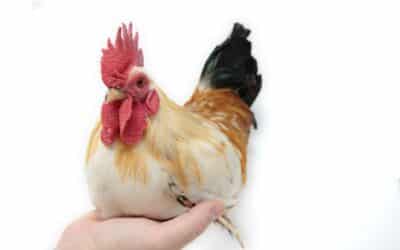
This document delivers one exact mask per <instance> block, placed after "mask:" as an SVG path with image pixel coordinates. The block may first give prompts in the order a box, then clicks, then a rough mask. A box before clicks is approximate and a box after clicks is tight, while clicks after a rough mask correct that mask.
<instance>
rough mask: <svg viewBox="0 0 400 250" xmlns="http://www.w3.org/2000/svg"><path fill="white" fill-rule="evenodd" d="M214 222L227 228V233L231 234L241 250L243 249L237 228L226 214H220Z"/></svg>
mask: <svg viewBox="0 0 400 250" xmlns="http://www.w3.org/2000/svg"><path fill="white" fill-rule="evenodd" d="M216 223H218V224H219V225H221V226H222V227H223V228H225V229H226V230H228V232H229V234H230V235H232V236H233V237H234V238H235V239H236V240H237V241H238V242H239V245H240V247H241V248H242V250H245V247H244V244H243V241H242V239H241V237H240V234H239V230H238V229H237V228H236V227H235V226H234V225H233V224H232V222H231V220H230V219H229V218H228V216H227V215H226V214H224V215H222V216H221V217H219V218H218V219H217V220H216Z"/></svg>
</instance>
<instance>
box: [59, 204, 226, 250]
mask: <svg viewBox="0 0 400 250" xmlns="http://www.w3.org/2000/svg"><path fill="white" fill-rule="evenodd" d="M223 212H224V206H223V204H222V203H221V202H219V201H206V202H203V203H200V204H198V205H196V206H195V207H194V208H192V209H191V210H190V211H188V212H187V213H185V214H183V215H180V216H178V217H176V218H174V219H172V220H169V221H166V222H157V221H153V220H149V219H146V218H135V217H128V218H114V219H109V220H103V221H102V220H99V219H97V218H96V214H95V213H94V212H91V213H89V214H88V215H85V216H84V217H82V218H80V219H78V220H77V221H75V222H73V223H72V224H71V225H69V226H68V227H67V228H66V229H65V231H64V233H63V234H62V236H61V238H60V240H59V242H58V245H57V250H161V249H162V250H178V249H181V248H183V247H184V246H185V245H186V244H188V243H189V242H191V241H192V240H194V239H195V238H197V236H199V235H200V234H201V233H202V232H203V231H204V230H205V229H206V228H207V226H208V225H209V224H210V223H211V222H213V221H214V220H215V219H216V218H218V217H219V216H221V215H222V213H223Z"/></svg>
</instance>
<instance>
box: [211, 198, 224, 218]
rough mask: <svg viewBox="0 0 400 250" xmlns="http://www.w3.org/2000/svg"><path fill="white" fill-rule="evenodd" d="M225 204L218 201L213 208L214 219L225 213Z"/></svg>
mask: <svg viewBox="0 0 400 250" xmlns="http://www.w3.org/2000/svg"><path fill="white" fill-rule="evenodd" d="M224 210H225V208H224V204H223V203H222V202H217V203H216V204H215V205H214V206H213V207H212V209H211V216H212V220H216V219H217V218H218V217H220V216H221V215H222V214H223V213H224Z"/></svg>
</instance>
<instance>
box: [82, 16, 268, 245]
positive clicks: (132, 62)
mask: <svg viewBox="0 0 400 250" xmlns="http://www.w3.org/2000/svg"><path fill="white" fill-rule="evenodd" d="M249 33H250V31H249V30H248V29H246V28H245V27H244V26H243V25H241V24H238V23H236V24H235V25H234V27H233V30H232V32H231V34H230V36H229V37H228V38H227V39H226V40H225V41H224V42H223V43H222V44H220V45H219V46H217V47H216V48H215V49H214V50H213V51H212V53H211V55H210V56H209V57H208V59H207V60H206V62H205V65H204V68H203V70H202V72H201V76H200V80H199V83H198V86H197V87H196V89H195V91H194V93H193V95H192V97H191V98H190V99H189V101H187V102H186V104H185V105H183V106H180V105H177V104H176V103H174V102H173V101H172V100H171V99H169V98H168V96H167V95H166V94H165V93H164V92H163V91H162V90H161V88H160V87H159V85H158V84H156V83H155V82H154V80H153V79H152V78H151V76H149V74H147V73H146V71H145V69H144V67H143V65H144V60H143V53H142V50H141V49H140V48H139V47H138V34H137V33H135V34H133V33H132V24H131V23H130V24H129V25H128V26H126V25H125V24H122V26H121V27H120V28H119V29H118V32H117V35H116V39H115V42H114V43H112V41H111V40H110V39H108V44H107V47H106V48H105V49H103V50H102V52H103V55H102V58H101V75H102V80H103V82H104V84H105V85H106V86H107V88H108V92H107V94H106V97H105V100H104V103H103V104H102V108H101V119H100V121H99V122H98V123H97V125H96V126H95V128H94V129H93V132H92V134H91V137H90V141H89V146H88V149H87V156H86V165H87V167H86V168H85V171H86V176H87V182H88V186H89V193H90V196H91V199H92V202H93V203H94V205H95V207H96V208H97V210H98V211H99V214H100V216H101V217H102V218H103V219H107V218H111V217H118V216H129V215H135V216H144V217H148V218H152V219H158V220H166V219H170V218H173V217H176V216H178V215H180V214H182V213H185V212H186V211H187V210H188V209H190V207H193V206H195V205H196V203H199V202H201V201H204V200H209V199H218V200H221V201H223V202H224V204H225V207H226V210H229V209H230V208H232V207H234V206H235V204H236V203H237V201H238V195H239V192H240V191H241V189H242V187H243V186H244V184H245V182H246V155H247V152H246V150H247V143H248V139H249V133H250V129H251V127H252V126H253V125H254V126H256V122H255V117H254V115H253V113H252V111H251V110H250V106H251V105H252V103H253V102H254V100H255V99H256V97H257V95H258V93H259V91H260V89H261V75H260V74H258V72H257V71H258V70H257V62H256V60H255V59H254V58H253V56H252V55H251V43H250V42H249V41H248V40H247V37H248V35H249ZM217 222H218V223H220V224H221V225H223V226H224V227H225V228H227V229H228V230H229V232H230V233H232V234H233V235H234V236H235V237H236V238H237V240H239V242H240V243H241V245H242V246H243V243H242V242H241V240H240V236H239V234H238V231H237V230H236V228H235V227H234V226H233V225H232V223H231V222H230V220H229V218H228V217H227V216H226V214H225V215H224V216H221V217H220V218H218V219H217Z"/></svg>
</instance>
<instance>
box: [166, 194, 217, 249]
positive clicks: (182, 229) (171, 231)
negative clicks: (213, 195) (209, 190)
mask: <svg viewBox="0 0 400 250" xmlns="http://www.w3.org/2000/svg"><path fill="white" fill-rule="evenodd" d="M223 212H224V205H223V203H222V202H220V201H207V202H203V203H200V204H198V205H196V206H195V207H194V208H192V209H191V210H190V211H188V212H187V213H185V214H183V215H181V216H178V217H176V218H175V219H172V220H170V221H167V222H164V223H162V224H161V228H160V234H161V237H160V238H161V241H162V242H161V244H163V245H165V246H166V248H167V249H180V248H182V247H183V246H185V245H186V244H187V243H189V242H191V241H192V240H194V239H195V238H197V236H199V235H200V234H201V233H202V232H203V231H204V230H205V229H206V228H207V226H208V225H209V224H210V223H211V222H213V221H214V220H215V219H216V218H218V217H219V216H221V215H222V214H223Z"/></svg>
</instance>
